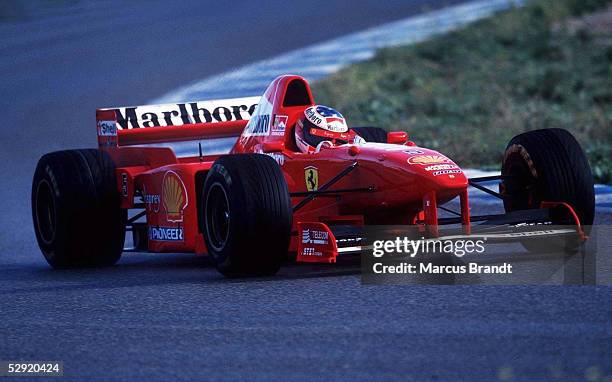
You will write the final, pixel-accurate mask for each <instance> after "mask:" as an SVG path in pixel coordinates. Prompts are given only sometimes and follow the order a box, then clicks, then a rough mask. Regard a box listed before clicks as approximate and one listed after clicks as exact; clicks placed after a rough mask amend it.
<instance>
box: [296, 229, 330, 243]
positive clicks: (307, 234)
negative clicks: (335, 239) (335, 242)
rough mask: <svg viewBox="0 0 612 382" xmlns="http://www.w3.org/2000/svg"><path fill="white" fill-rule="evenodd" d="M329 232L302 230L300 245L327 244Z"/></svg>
mask: <svg viewBox="0 0 612 382" xmlns="http://www.w3.org/2000/svg"><path fill="white" fill-rule="evenodd" d="M328 240H329V232H327V231H316V230H310V229H304V230H302V243H304V244H325V245H327V244H328V243H329V241H328Z"/></svg>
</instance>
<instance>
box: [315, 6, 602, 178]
mask: <svg viewBox="0 0 612 382" xmlns="http://www.w3.org/2000/svg"><path fill="white" fill-rule="evenodd" d="M609 3H610V1H609V0H556V1H553V0H540V1H534V2H531V3H528V4H527V5H526V6H525V7H522V8H515V9H511V10H509V11H505V12H501V13H498V14H496V15H494V16H493V17H491V18H488V19H485V20H482V21H479V22H476V23H474V24H471V25H469V26H467V27H465V28H463V29H461V30H457V31H454V32H451V33H448V34H445V35H441V36H438V37H435V38H433V39H431V40H428V41H425V42H423V43H420V44H416V45H408V46H401V47H394V48H386V49H382V50H380V51H379V52H378V53H377V54H376V55H375V57H374V58H372V59H371V60H368V61H365V62H362V63H358V64H354V65H351V66H349V67H346V68H344V69H343V70H341V71H340V72H338V73H336V74H334V75H332V76H330V77H328V78H326V79H324V80H321V81H318V82H316V83H315V84H313V91H314V93H315V96H316V98H317V102H318V103H321V104H328V105H330V106H333V107H335V108H337V109H338V110H340V111H341V112H342V113H343V114H344V115H345V116H346V117H347V119H348V122H349V124H351V125H353V126H360V125H376V126H381V127H384V128H386V129H388V130H405V131H407V132H408V133H409V134H410V136H411V138H412V140H414V141H415V142H417V143H418V144H419V145H422V146H425V147H431V148H433V149H439V150H441V151H442V152H444V153H446V154H448V155H449V156H450V157H451V158H453V159H454V160H455V161H456V162H458V163H459V164H460V165H462V166H465V167H480V168H491V169H498V168H499V164H500V163H501V155H502V153H503V149H504V148H505V146H506V144H507V142H508V141H509V140H510V138H512V137H513V136H514V135H516V134H519V133H521V132H524V131H527V130H533V129H541V128H551V127H561V128H564V129H567V130H569V131H571V132H572V133H573V134H574V135H575V136H576V138H577V139H578V140H579V141H580V142H581V144H582V145H583V147H584V149H585V151H586V152H587V155H588V157H589V160H590V162H591V167H592V169H593V174H594V176H595V178H596V181H597V182H601V183H611V182H612V175H611V171H610V170H611V168H612V159H611V156H612V139H611V137H612V28H611V29H606V28H605V25H604V27H603V28H591V27H589V26H586V27H580V26H579V27H576V26H575V25H579V24H580V17H581V16H582V15H584V14H587V13H590V12H593V11H598V10H599V11H601V10H602V9H605V7H606V5H607V4H609ZM610 14H611V16H612V10H610ZM604 21H605V20H604ZM604 24H605V22H604ZM610 25H612V22H611V23H610Z"/></svg>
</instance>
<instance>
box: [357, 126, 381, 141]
mask: <svg viewBox="0 0 612 382" xmlns="http://www.w3.org/2000/svg"><path fill="white" fill-rule="evenodd" d="M351 129H352V130H353V131H354V132H355V133H357V135H359V136H360V137H361V138H363V139H365V141H366V142H374V143H387V132H386V131H385V130H383V129H382V128H380V127H369V126H368V127H353V128H351Z"/></svg>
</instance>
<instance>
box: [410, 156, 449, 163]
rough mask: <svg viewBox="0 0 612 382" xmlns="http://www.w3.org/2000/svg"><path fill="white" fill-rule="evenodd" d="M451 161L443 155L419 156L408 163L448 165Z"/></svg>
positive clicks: (411, 158)
mask: <svg viewBox="0 0 612 382" xmlns="http://www.w3.org/2000/svg"><path fill="white" fill-rule="evenodd" d="M448 162H450V159H448V158H446V157H443V156H442V155H417V156H414V157H410V158H408V163H410V164H423V165H425V164H438V163H448Z"/></svg>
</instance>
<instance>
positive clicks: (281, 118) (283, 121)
mask: <svg viewBox="0 0 612 382" xmlns="http://www.w3.org/2000/svg"><path fill="white" fill-rule="evenodd" d="M288 119H289V117H287V116H286V115H276V116H274V124H272V135H285V128H286V127H287V120H288Z"/></svg>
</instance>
